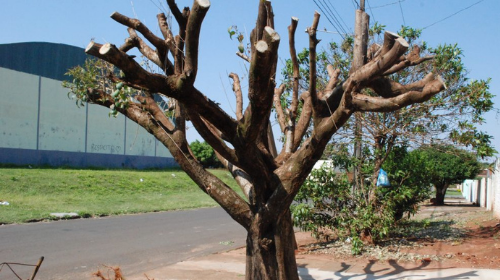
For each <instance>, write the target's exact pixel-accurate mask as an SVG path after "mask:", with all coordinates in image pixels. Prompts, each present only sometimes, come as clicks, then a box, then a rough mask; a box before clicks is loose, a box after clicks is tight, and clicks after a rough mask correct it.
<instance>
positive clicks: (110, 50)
mask: <svg viewBox="0 0 500 280" xmlns="http://www.w3.org/2000/svg"><path fill="white" fill-rule="evenodd" d="M85 53H87V54H90V55H93V56H95V57H97V58H100V59H103V60H105V61H107V62H109V63H111V64H113V65H115V66H116V67H118V68H119V69H120V70H122V71H123V73H125V77H124V78H123V80H125V81H127V82H129V83H131V84H134V87H135V88H139V89H140V88H147V89H149V90H150V91H152V92H162V93H167V91H166V90H168V87H166V85H167V84H166V80H165V77H164V76H162V75H158V74H152V73H149V72H147V71H146V70H145V69H144V68H142V67H141V66H140V65H139V64H138V63H137V62H136V61H135V60H134V59H133V58H132V57H130V56H128V55H127V54H126V53H124V52H122V51H120V50H118V48H116V46H115V45H112V44H109V43H108V44H105V45H101V44H98V43H95V42H93V41H92V42H90V43H89V45H88V46H87V48H86V49H85ZM172 97H174V96H172ZM174 98H175V97H174Z"/></svg>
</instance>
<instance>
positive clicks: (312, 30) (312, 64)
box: [307, 12, 320, 111]
mask: <svg viewBox="0 0 500 280" xmlns="http://www.w3.org/2000/svg"><path fill="white" fill-rule="evenodd" d="M319 18H320V14H319V13H318V12H315V13H314V20H313V23H312V25H311V27H309V28H307V32H308V33H309V95H310V96H311V102H312V105H313V111H316V109H317V106H318V94H317V92H316V80H317V73H316V72H317V70H316V67H317V65H316V64H317V63H316V45H318V43H319V41H318V39H316V30H317V29H318V24H319Z"/></svg>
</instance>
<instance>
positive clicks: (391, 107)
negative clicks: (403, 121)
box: [353, 76, 446, 112]
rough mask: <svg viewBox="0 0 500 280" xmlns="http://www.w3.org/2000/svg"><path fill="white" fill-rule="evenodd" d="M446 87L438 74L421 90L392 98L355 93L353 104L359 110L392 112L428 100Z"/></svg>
mask: <svg viewBox="0 0 500 280" xmlns="http://www.w3.org/2000/svg"><path fill="white" fill-rule="evenodd" d="M445 88H446V85H445V83H444V81H443V79H442V78H441V77H440V76H438V77H436V79H434V80H433V81H432V82H429V83H427V84H426V85H425V86H424V87H423V88H422V89H421V90H420V91H417V90H414V91H408V92H406V93H403V94H400V95H397V96H395V97H391V98H380V97H372V96H367V95H363V94H354V95H353V106H354V107H355V109H356V110H357V111H371V112H390V111H395V110H398V109H401V108H403V107H405V106H408V105H411V104H414V103H421V102H424V101H427V100H429V99H430V98H431V97H432V96H434V95H435V94H436V93H438V92H440V91H442V90H444V89H445Z"/></svg>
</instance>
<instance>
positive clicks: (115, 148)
mask: <svg viewBox="0 0 500 280" xmlns="http://www.w3.org/2000/svg"><path fill="white" fill-rule="evenodd" d="M90 152H91V153H110V154H121V153H123V148H122V146H119V145H101V144H92V145H90Z"/></svg>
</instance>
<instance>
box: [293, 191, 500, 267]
mask: <svg viewBox="0 0 500 280" xmlns="http://www.w3.org/2000/svg"><path fill="white" fill-rule="evenodd" d="M410 221H411V222H410V223H409V224H408V225H405V228H404V234H402V235H396V236H393V237H391V238H389V239H387V240H385V241H384V242H382V243H381V244H378V245H368V246H365V248H364V250H363V253H362V255H359V256H353V255H352V254H351V246H350V244H349V243H347V242H345V240H343V241H333V242H325V243H321V242H318V241H316V240H315V239H314V238H312V237H311V236H310V234H309V233H306V232H298V233H297V241H298V243H299V250H298V252H297V258H298V259H300V256H301V255H303V257H305V256H304V255H307V257H309V258H310V257H314V258H316V259H323V260H328V261H332V262H346V263H349V264H351V265H352V264H366V263H374V262H377V263H380V264H390V265H391V266H393V267H394V266H400V267H418V266H419V267H427V268H452V267H456V268H490V269H500V220H499V219H497V218H494V217H493V214H492V212H490V211H486V210H485V209H484V208H480V207H475V206H473V205H471V204H467V203H465V200H463V199H452V200H447V201H446V205H445V206H432V205H423V206H422V207H421V210H420V211H419V213H418V214H417V215H415V216H414V217H412V218H411V219H410Z"/></svg>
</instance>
